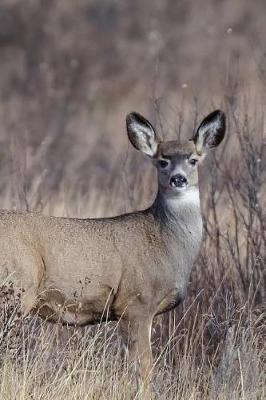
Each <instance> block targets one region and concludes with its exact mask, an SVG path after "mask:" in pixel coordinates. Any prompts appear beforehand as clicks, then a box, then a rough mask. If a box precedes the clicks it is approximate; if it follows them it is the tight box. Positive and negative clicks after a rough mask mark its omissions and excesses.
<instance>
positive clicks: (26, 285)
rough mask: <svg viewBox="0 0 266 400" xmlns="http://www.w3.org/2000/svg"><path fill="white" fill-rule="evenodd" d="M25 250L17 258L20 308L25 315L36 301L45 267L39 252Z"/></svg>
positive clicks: (34, 305)
mask: <svg viewBox="0 0 266 400" xmlns="http://www.w3.org/2000/svg"><path fill="white" fill-rule="evenodd" d="M24 250H25V251H24V252H23V253H22V254H21V255H20V257H19V259H17V270H18V275H19V288H21V291H22V293H21V310H22V314H23V316H24V317H25V316H27V315H28V314H29V313H30V312H31V311H32V310H33V309H34V308H35V307H36V306H37V303H38V294H39V288H40V285H41V283H42V280H43V277H44V272H45V267H44V262H43V260H42V257H41V256H40V254H39V253H38V252H37V251H35V250H32V249H24Z"/></svg>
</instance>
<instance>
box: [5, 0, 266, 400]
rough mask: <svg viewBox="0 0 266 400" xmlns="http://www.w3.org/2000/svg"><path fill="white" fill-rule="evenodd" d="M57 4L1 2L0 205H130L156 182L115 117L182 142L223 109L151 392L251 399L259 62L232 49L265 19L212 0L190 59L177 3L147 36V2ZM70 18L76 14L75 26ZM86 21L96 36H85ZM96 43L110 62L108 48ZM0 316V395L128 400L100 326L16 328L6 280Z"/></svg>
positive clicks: (262, 228) (261, 348) (259, 356)
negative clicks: (197, 237) (150, 123)
mask: <svg viewBox="0 0 266 400" xmlns="http://www.w3.org/2000/svg"><path fill="white" fill-rule="evenodd" d="M59 3H60V4H61V5H57V6H56V7H55V2H54V1H52V0H49V2H42V1H38V2H32V1H28V2H27V7H22V8H21V6H20V4H19V2H17V1H11V0H8V1H4V2H3V4H2V5H1V7H0V21H5V23H1V26H0V53H1V57H2V58H1V60H2V61H1V66H0V71H1V74H0V93H1V106H0V121H1V130H0V143H1V149H2V150H1V159H0V171H1V182H0V198H1V206H2V207H3V208H8V209H13V208H16V209H32V210H42V212H44V213H46V214H51V215H65V216H78V217H90V216H108V215H114V214H117V213H121V212H125V211H131V210H132V209H137V208H143V207H145V206H146V205H147V204H148V203H149V202H150V199H151V197H152V193H154V188H155V185H156V182H154V180H153V177H154V175H153V172H152V170H151V169H150V168H149V166H148V164H145V161H144V160H142V159H140V158H138V157H139V156H138V155H137V154H135V153H133V151H132V152H131V151H130V150H128V149H127V144H126V143H127V142H126V140H127V139H126V135H125V127H124V116H125V114H126V112H128V111H131V109H134V108H135V109H138V107H140V109H138V111H141V112H142V111H143V110H145V109H147V108H148V107H149V109H150V112H149V113H150V114H151V115H152V116H153V119H154V121H155V123H156V125H157V127H158V129H159V130H161V131H162V133H163V134H164V135H165V136H167V137H169V138H170V137H176V136H179V135H184V136H187V135H191V131H192V129H193V127H194V126H195V125H196V122H197V121H199V120H200V119H201V116H202V114H206V113H207V112H208V111H209V110H210V109H213V108H214V107H213V105H214V104H215V106H217V107H221V108H223V109H224V110H225V111H226V113H227V116H228V121H229V123H228V130H227V132H228V136H227V142H226V143H225V144H224V145H223V148H222V149H221V150H220V151H219V152H218V154H217V155H216V156H214V155H213V157H212V158H211V159H210V160H209V161H208V165H206V166H205V167H204V170H203V171H202V174H205V175H206V179H204V180H203V182H202V185H201V192H202V207H203V214H204V221H205V224H204V227H205V235H204V240H203V243H202V248H201V254H200V256H199V258H198V262H197V263H196V265H195V268H194V270H193V274H192V277H191V282H190V285H189V290H188V296H187V299H186V301H185V303H184V304H183V306H182V307H181V308H180V309H178V310H176V311H175V312H171V313H170V314H169V315H165V316H163V317H160V318H157V319H156V321H155V324H154V329H153V342H154V345H153V349H154V355H155V359H156V363H155V366H154V370H155V374H154V379H153V385H154V391H155V393H156V394H157V397H158V398H160V399H193V400H194V399H195V400H196V399H199V400H201V399H210V400H212V399H219V400H227V399H228V398H230V399H249V400H253V399H254V400H255V399H256V400H257V399H263V398H265V397H266V382H265V362H266V360H265V354H266V349H265V337H266V331H265V330H266V309H265V304H266V293H265V291H266V273H265V264H266V248H265V247H266V233H265V232H266V216H265V206H266V193H265V189H266V186H265V182H266V180H265V167H266V165H265V160H266V158H265V146H266V139H265V121H264V106H265V94H264V92H265V73H264V72H265V65H264V64H265V60H264V58H263V56H262V57H261V54H263V47H260V48H259V47H258V48H255V49H254V48H253V49H254V52H252V56H251V53H250V52H248V51H247V50H246V49H247V48H250V47H248V46H249V44H248V40H246V39H247V38H252V40H253V43H254V42H256V43H259V35H258V32H257V31H256V29H255V28H254V25H253V24H252V21H254V18H255V17H256V18H257V19H256V18H255V20H256V23H258V24H259V25H257V26H262V25H260V22H261V21H262V22H263V24H264V18H263V15H264V14H263V12H260V11H261V10H263V9H264V8H263V7H265V5H264V6H263V2H260V1H258V0H257V1H256V2H255V3H256V5H257V7H258V8H257V11H256V8H255V7H253V8H252V10H251V9H250V7H248V2H245V5H244V6H243V9H241V10H242V11H241V12H240V13H239V15H238V14H237V12H236V10H237V7H239V2H238V1H235V9H234V12H233V11H232V13H231V2H230V1H225V2H223V3H224V5H223V6H222V5H215V6H214V5H213V10H214V11H213V12H214V13H215V11H216V12H217V8H215V7H222V11H224V12H225V15H226V17H224V18H225V19H224V20H223V19H222V18H221V21H222V22H221V25H219V27H218V28H217V27H216V26H213V25H212V26H209V30H208V29H207V22H208V21H210V20H212V12H211V11H208V15H207V17H206V32H213V33H210V34H209V33H208V34H207V33H206V35H207V36H206V37H208V40H207V41H208V47H206V48H205V50H206V54H207V55H206V59H205V58H204V54H205V53H204V51H202V54H199V52H198V50H197V49H198V48H200V49H202V48H201V47H199V46H200V44H199V41H198V40H201V41H204V40H205V39H206V38H205V36H204V35H205V33H202V31H201V29H202V27H201V26H200V25H197V21H198V20H202V18H203V16H202V18H196V17H197V15H198V14H197V13H198V12H199V11H200V10H199V9H198V7H197V6H191V4H190V6H187V8H186V6H185V5H183V9H182V10H181V11H182V13H181V14H182V15H184V16H186V18H187V19H185V18H179V24H180V27H179V31H176V29H177V28H175V25H174V24H175V22H176V19H175V17H174V16H176V15H180V12H181V11H180V9H179V8H178V7H177V6H173V7H174V11H173V9H171V7H170V3H171V4H173V2H165V3H167V4H168V3H169V4H168V8H167V7H166V6H165V8H164V9H163V10H161V9H160V7H159V5H158V7H157V6H156V7H157V8H155V9H153V14H152V18H153V22H151V29H150V32H148V30H147V26H148V25H147V24H146V21H147V19H148V14H149V7H148V8H147V10H146V11H145V12H144V13H141V18H138V16H139V15H140V12H137V11H135V12H134V13H133V11H132V10H131V8H130V5H129V2H124V3H125V4H126V5H123V6H122V5H121V6H120V5H119V4H118V2H116V3H115V4H116V6H114V5H113V4H112V2H110V1H104V2H103V4H102V8H101V7H98V6H97V4H96V2H94V1H88V2H87V1H85V0H84V1H83V0H82V1H81V0H80V1H79V2H78V7H77V11H75V13H74V11H73V10H74V8H75V7H74V2H71V1H68V2H58V3H57V4H59ZM176 3H178V2H176ZM187 3H190V2H187ZM218 3H219V2H217V4H218ZM75 4H76V3H75ZM158 4H159V3H158ZM206 4H209V3H208V2H207V1H206ZM116 7H117V8H116ZM175 7H176V8H175ZM201 7H202V6H201ZM223 7H224V8H223ZM228 7H229V8H230V13H229V12H228ZM261 7H262V8H261ZM100 8H101V10H100ZM203 8H204V7H203ZM207 8H208V7H206V8H205V9H207ZM137 9H138V8H137ZM84 10H87V11H86V13H85V11H84ZM130 10H131V11H130ZM226 10H227V11H226ZM218 11H219V10H218ZM220 11H221V10H220ZM244 11H245V12H244ZM242 12H243V15H244V14H245V15H246V17H245V18H244V16H243V15H242ZM80 14H82V15H83V16H84V20H82V23H80V24H77V23H76V22H75V21H76V20H75V18H77V19H78V21H81V20H80V19H79V18H80ZM229 14H230V15H229ZM129 15H130V18H129ZM260 16H261V18H262V20H261V19H260ZM86 18H87V19H88V20H89V22H88V21H87V20H86ZM234 18H235V19H234ZM85 20H86V21H85ZM97 20H99V21H100V24H101V27H104V28H105V29H106V30H107V31H106V32H105V31H104V30H103V29H102V33H101V35H100V36H97V24H96V23H95V21H97ZM245 20H246V21H247V20H248V23H247V24H246V26H245V24H244V22H243V21H245ZM108 21H109V25H108V24H107V22H108ZM129 21H131V22H130V23H129ZM132 21H133V22H132ZM136 21H137V22H136ZM154 21H155V22H154ZM156 21H157V22H156ZM186 21H188V22H186ZM193 21H194V22H193ZM127 23H128V24H127ZM134 23H135V25H134ZM189 23H191V24H192V25H193V24H194V25H195V26H196V28H197V29H196V28H194V29H195V31H194V33H195V35H193V37H198V39H197V40H196V41H194V40H193V41H192V40H191V39H190V40H189V38H190V36H189V32H190V24H189ZM194 25H193V26H194ZM14 27H15V28H16V29H15V28H14ZM231 27H232V32H229V36H227V38H226V39H223V41H222V42H221V37H222V35H224V34H225V32H226V31H227V29H228V28H231ZM182 29H183V30H182ZM261 29H262V28H261ZM181 30H182V32H181ZM204 32H205V31H204ZM261 32H262V31H261ZM178 33H180V36H179V37H180V41H179V42H178V43H179V46H180V47H178V46H177V47H178V48H182V49H183V50H182V51H181V53H180V52H178V49H177V48H176V47H175V43H176V42H175V37H177V36H178ZM109 34H110V35H111V36H110V37H111V38H112V41H113V43H115V52H114V54H115V55H116V57H115V56H114V54H113V53H112V57H110V52H108V51H107V50H108V49H109V47H110V42H109V41H108V40H107V39H106V37H109ZM137 34H138V35H139V36H137ZM64 35H65V36H64ZM208 35H210V36H208ZM230 35H231V36H230ZM95 37H97V40H98V42H97V43H98V45H96V46H94V45H93V43H96V39H95ZM62 38H64V40H63V39H62ZM223 38H224V36H223ZM144 39H145V40H144ZM257 39H258V40H257ZM230 40H231V42H230ZM140 42H141V43H142V45H141V46H140ZM192 42H193V44H192ZM229 42H230V43H229ZM186 43H189V46H188V47H186ZM217 43H218V44H219V48H220V49H221V47H220V45H221V43H223V44H224V49H228V51H226V50H224V49H223V50H221V54H219V61H220V67H221V68H220V69H218V68H217V67H216V66H215V65H214V64H215V63H214V62H212V63H211V67H210V66H209V64H208V62H209V60H212V61H213V60H214V59H215V54H216V53H215V52H214V50H215V49H216V48H217V46H218V45H217ZM239 43H240V44H239ZM128 44H130V48H131V49H132V50H131V52H128V50H127V45H128ZM229 44H230V46H229ZM238 44H239V46H238ZM229 47H230V50H229ZM173 48H174V52H171V49H173ZM147 49H149V51H147ZM162 49H164V50H163V53H162ZM184 49H186V50H184ZM207 49H208V50H207ZM243 49H245V51H243ZM203 50H204V49H203ZM196 51H197V52H198V53H196ZM245 52H246V53H247V54H246V53H245ZM162 54H163V55H162ZM193 54H194V56H193ZM195 54H196V55H195ZM229 54H230V55H231V54H233V56H232V57H230V58H229ZM103 55H104V57H103ZM170 55H171V56H170ZM160 57H161V58H160ZM193 57H194V58H193ZM241 57H242V58H241ZM111 58H112V63H111V64H109V62H110V59H111ZM180 58H182V60H183V61H182V62H180ZM91 60H94V61H93V62H92V61H91ZM136 60H137V61H136ZM224 60H225V61H224ZM228 60H230V62H229V61H228ZM119 61H120V62H119ZM133 61H134V62H133ZM223 61H224V62H223ZM242 61H243V62H242ZM136 63H138V66H139V68H136V67H135V65H136ZM180 63H181V66H180ZM193 63H194V64H193ZM188 64H189V68H187V65H188ZM192 64H193V65H194V66H193V67H192ZM167 65H169V69H167V68H168V67H167ZM177 65H178V68H177ZM226 65H227V68H226V73H224V70H225V66H226ZM154 71H156V72H155V73H154V74H153V72H154ZM195 71H196V72H195ZM151 72H152V73H151ZM140 75H141V76H140ZM151 75H152V77H151ZM194 76H195V77H194ZM216 77H218V78H219V79H218V78H216ZM201 78H202V82H199V83H198V86H197V83H196V82H197V81H199V80H201ZM208 78H209V81H210V82H211V83H208V84H207V86H206V81H207V80H208ZM214 78H215V79H214ZM246 78H247V79H246ZM245 79H246V80H245ZM146 81H147V82H148V83H147V82H146ZM217 82H218V83H217ZM204 85H205V86H204ZM173 87H174V88H176V87H178V88H180V89H179V92H180V93H181V94H180V93H179V94H177V95H174V92H175V91H176V89H175V90H174V91H173ZM204 88H206V90H205V91H204V90H203V89H204ZM147 93H148V95H147ZM161 93H164V94H165V93H167V94H169V95H168V97H167V98H162V97H161ZM195 93H197V94H198V95H197V96H195ZM206 99H207V100H206ZM140 161H141V162H140ZM143 166H145V167H146V166H147V168H145V172H144V173H143ZM0 307H1V313H0V398H1V399H5V400H9V399H16V400H22V399H34V400H39V399H40V400H41V399H44V400H46V399H51V398H54V399H56V400H58V399H59V400H60V399H64V400H68V399H73V398H75V399H82V400H83V399H102V398H107V399H129V398H134V396H135V382H134V373H133V374H132V371H131V369H130V367H129V366H128V365H127V362H126V357H125V354H124V353H123V349H122V346H121V342H120V338H119V337H118V335H117V329H116V326H115V325H113V324H103V325H102V326H101V327H93V328H91V327H88V328H86V329H73V328H71V329H70V328H69V329H68V328H62V327H61V326H57V325H56V326H52V325H48V324H46V323H45V322H42V321H40V320H39V319H38V318H36V317H34V318H27V320H26V321H23V322H22V321H21V316H20V312H19V297H17V296H15V295H14V293H13V288H12V286H9V285H8V283H3V284H2V287H1V292H0Z"/></svg>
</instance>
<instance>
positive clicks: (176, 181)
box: [170, 174, 187, 188]
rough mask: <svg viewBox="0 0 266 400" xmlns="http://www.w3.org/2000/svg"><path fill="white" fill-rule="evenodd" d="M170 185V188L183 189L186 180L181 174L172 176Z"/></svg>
mask: <svg viewBox="0 0 266 400" xmlns="http://www.w3.org/2000/svg"><path fill="white" fill-rule="evenodd" d="M170 185H171V186H172V187H179V188H183V187H185V186H186V185H187V178H186V177H185V176H184V175H181V174H177V175H174V176H172V178H171V179H170Z"/></svg>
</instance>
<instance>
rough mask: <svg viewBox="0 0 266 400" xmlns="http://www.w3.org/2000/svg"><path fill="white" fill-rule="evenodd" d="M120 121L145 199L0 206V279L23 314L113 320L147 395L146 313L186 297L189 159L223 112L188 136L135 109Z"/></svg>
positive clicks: (196, 200) (193, 181) (194, 240)
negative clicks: (143, 159)
mask: <svg viewBox="0 0 266 400" xmlns="http://www.w3.org/2000/svg"><path fill="white" fill-rule="evenodd" d="M126 127H127V134H128V139H129V141H130V142H131V144H132V145H133V147H134V148H135V149H137V150H138V151H140V152H142V153H143V154H144V155H145V156H147V157H148V158H149V159H150V161H151V162H152V164H153V165H154V166H155V168H156V169H157V176H158V190H157V194H156V196H155V200H154V201H153V203H152V205H151V206H150V207H148V208H147V209H144V210H140V211H136V212H131V213H127V214H123V215H118V216H116V217H111V218H97V219H79V218H63V217H53V216H44V215H42V214H40V213H37V212H23V211H21V212H19V211H7V210H1V211H0V284H1V283H3V282H6V281H7V280H8V279H9V280H12V282H14V284H15V285H16V287H18V288H20V290H21V307H22V311H23V315H24V316H26V315H28V314H30V313H37V314H38V315H40V316H41V317H42V318H44V319H45V320H47V321H52V322H58V321H61V322H62V323H64V324H69V325H75V326H84V325H88V324H95V323H99V322H101V321H103V320H104V321H119V323H118V325H119V330H120V332H121V335H122V338H123V341H124V343H125V344H126V346H127V348H128V354H129V360H130V361H132V363H136V365H138V366H139V367H138V371H139V377H140V381H141V382H142V387H143V396H144V398H150V397H151V392H150V380H151V378H150V374H151V371H152V367H153V358H152V349H151V330H152V322H153V319H154V317H155V316H157V315H159V314H162V313H165V312H167V311H170V310H172V309H174V308H175V307H177V306H178V305H179V304H180V303H182V301H183V300H184V298H185V296H186V291H187V286H188V283H189V278H190V274H191V269H192V266H193V263H194V262H195V260H196V258H197V255H198V253H199V249H200V244H201V240H202V230H203V229H202V216H201V208H200V196H199V182H198V166H199V165H200V164H201V163H202V161H203V160H204V158H205V156H206V154H207V153H208V152H209V150H210V149H212V148H215V147H217V146H218V145H219V144H220V143H221V142H222V140H223V138H224V136H225V129H226V119H225V114H224V113H223V112H222V111H220V110H216V111H213V112H212V113H211V114H209V115H208V116H207V117H206V118H204V119H203V120H202V122H201V123H200V125H199V126H198V128H197V129H196V130H195V131H194V134H193V135H192V139H190V140H187V141H178V140H171V141H163V140H161V138H160V137H159V135H158V133H157V132H156V130H155V128H154V127H153V125H152V124H151V123H150V122H149V121H148V120H147V119H145V118H144V117H143V116H142V115H140V114H138V113H137V112H131V113H129V114H128V115H127V117H126ZM145 393H146V394H145ZM145 396H146V397H145Z"/></svg>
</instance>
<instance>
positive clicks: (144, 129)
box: [126, 112, 159, 157]
mask: <svg viewBox="0 0 266 400" xmlns="http://www.w3.org/2000/svg"><path fill="white" fill-rule="evenodd" d="M126 122H127V134H128V138H129V140H130V142H131V143H132V145H133V146H134V147H135V148H136V149H137V150H140V151H142V153H144V154H146V155H147V156H149V157H154V156H155V155H156V154H157V151H158V144H159V139H158V137H157V135H156V133H155V130H154V128H153V126H152V124H151V123H150V122H149V121H147V120H146V119H145V118H144V117H142V115H140V114H138V113H136V112H132V113H130V114H128V115H127V118H126Z"/></svg>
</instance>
